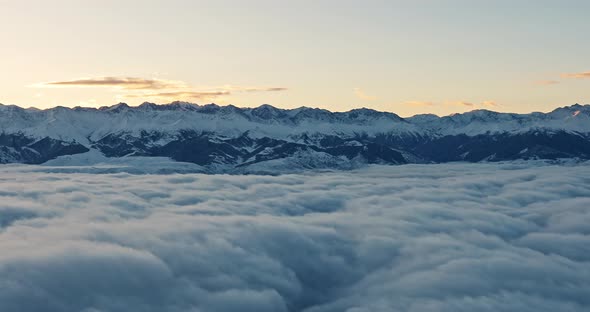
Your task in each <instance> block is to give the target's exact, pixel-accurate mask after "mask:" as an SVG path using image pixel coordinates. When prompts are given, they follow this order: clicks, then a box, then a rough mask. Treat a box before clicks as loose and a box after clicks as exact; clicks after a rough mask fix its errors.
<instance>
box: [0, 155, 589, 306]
mask: <svg viewBox="0 0 590 312" xmlns="http://www.w3.org/2000/svg"><path fill="white" fill-rule="evenodd" d="M71 170H72V172H71V173H53V172H52V168H43V167H26V166H6V167H2V168H1V169H0V250H1V251H2V252H1V253H0V310H2V311H85V312H97V311H308V312H326V311H348V312H360V311H587V310H588V308H589V307H590V248H589V247H588V246H590V236H589V235H590V226H588V224H590V166H588V165H587V164H586V165H577V166H539V167H532V166H530V165H527V164H448V165H409V166H397V167H381V166H375V167H370V168H368V169H363V170H359V171H353V172H338V173H323V174H319V173H310V174H300V175H282V176H255V175H250V176H227V175H214V176H208V175H202V174H184V175H181V174H172V175H157V174H154V175H133V174H128V173H116V174H105V175H97V174H87V173H82V172H79V173H76V172H75V171H76V170H77V169H76V168H72V169H71ZM80 170H81V171H83V170H84V168H81V169H80Z"/></svg>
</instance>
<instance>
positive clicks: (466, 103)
mask: <svg viewBox="0 0 590 312" xmlns="http://www.w3.org/2000/svg"><path fill="white" fill-rule="evenodd" d="M445 105H447V106H468V107H473V106H475V104H473V103H472V102H465V101H446V102H445Z"/></svg>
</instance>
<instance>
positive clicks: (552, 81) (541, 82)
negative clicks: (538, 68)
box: [535, 80, 559, 86]
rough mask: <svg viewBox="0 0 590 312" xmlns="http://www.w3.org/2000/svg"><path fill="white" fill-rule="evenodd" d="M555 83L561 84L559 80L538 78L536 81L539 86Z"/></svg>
mask: <svg viewBox="0 0 590 312" xmlns="http://www.w3.org/2000/svg"><path fill="white" fill-rule="evenodd" d="M555 84H559V81H557V80H538V81H535V85H537V86H550V85H555Z"/></svg>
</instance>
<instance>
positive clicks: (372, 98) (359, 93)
mask: <svg viewBox="0 0 590 312" xmlns="http://www.w3.org/2000/svg"><path fill="white" fill-rule="evenodd" d="M353 91H354V95H355V96H356V97H358V98H359V99H361V100H364V101H375V100H377V97H376V96H372V95H368V94H366V93H365V91H363V90H362V89H360V88H354V89H353Z"/></svg>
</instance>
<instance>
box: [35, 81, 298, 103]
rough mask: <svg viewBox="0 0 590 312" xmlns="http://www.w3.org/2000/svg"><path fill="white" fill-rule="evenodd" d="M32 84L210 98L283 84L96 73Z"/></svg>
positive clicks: (275, 89) (143, 95) (160, 96)
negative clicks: (195, 82) (202, 82)
mask: <svg viewBox="0 0 590 312" xmlns="http://www.w3.org/2000/svg"><path fill="white" fill-rule="evenodd" d="M33 86H34V87H110V88H114V89H115V90H117V91H120V92H121V93H122V94H119V95H118V96H120V97H122V98H145V99H148V98H156V99H158V100H162V101H174V100H213V99H217V98H219V97H223V96H229V95H232V94H235V93H254V92H278V91H286V90H287V88H285V87H265V86H263V87H260V86H234V85H223V86H213V87H194V86H190V85H189V84H188V83H186V82H184V81H177V80H164V79H156V78H140V77H96V78H83V79H75V80H65V81H53V82H45V83H39V84H35V85H33Z"/></svg>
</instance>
